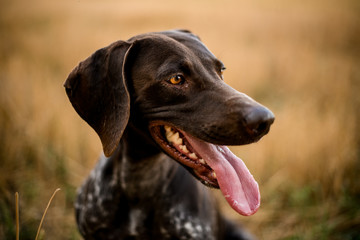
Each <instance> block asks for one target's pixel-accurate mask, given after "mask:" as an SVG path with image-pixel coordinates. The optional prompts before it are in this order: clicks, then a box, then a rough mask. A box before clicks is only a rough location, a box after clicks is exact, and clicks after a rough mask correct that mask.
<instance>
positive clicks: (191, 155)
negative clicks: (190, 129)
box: [150, 123, 260, 216]
mask: <svg viewBox="0 0 360 240" xmlns="http://www.w3.org/2000/svg"><path fill="white" fill-rule="evenodd" d="M150 132H151V135H152V137H153V138H154V139H155V141H156V142H157V143H158V144H159V145H160V147H161V148H162V149H163V150H164V151H165V152H166V153H167V154H168V155H170V156H171V157H172V158H174V159H175V160H177V161H178V162H179V163H181V164H182V165H183V166H185V167H186V168H187V169H188V170H189V171H190V172H191V173H192V174H193V175H194V176H195V177H196V178H198V179H199V180H200V181H201V182H202V183H203V184H205V185H206V186H209V187H214V188H220V190H221V192H222V194H223V195H224V197H225V199H226V200H227V201H228V203H229V204H230V206H231V207H232V208H233V209H234V210H235V211H237V212H238V213H240V214H242V215H245V216H249V215H252V214H254V213H255V212H256V211H257V210H258V208H259V206H260V192H259V186H258V184H257V182H256V181H255V179H254V178H253V176H252V175H251V173H250V172H249V170H248V169H247V167H246V166H245V164H244V162H243V161H242V160H241V159H240V158H238V157H237V156H235V155H234V154H233V153H232V152H231V151H230V150H229V148H228V147H226V146H220V145H215V144H211V143H208V142H205V141H202V140H200V139H197V138H195V137H193V136H191V135H189V134H188V133H186V132H184V131H182V130H180V129H178V128H176V127H174V126H171V125H168V124H163V123H151V124H150Z"/></svg>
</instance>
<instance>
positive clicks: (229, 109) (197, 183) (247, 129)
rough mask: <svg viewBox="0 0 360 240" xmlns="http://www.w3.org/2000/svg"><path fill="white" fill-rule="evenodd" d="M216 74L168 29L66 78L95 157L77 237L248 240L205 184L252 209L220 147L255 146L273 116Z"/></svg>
mask: <svg viewBox="0 0 360 240" xmlns="http://www.w3.org/2000/svg"><path fill="white" fill-rule="evenodd" d="M224 70H225V66H224V64H223V63H222V62H221V61H220V60H218V59H217V58H216V57H215V56H214V55H213V54H212V53H211V52H210V51H209V50H208V49H207V47H206V46H205V45H204V44H203V43H202V42H201V41H200V39H199V37H198V36H196V35H194V34H193V33H191V32H190V31H186V30H171V31H164V32H156V33H146V34H141V35H137V36H135V37H132V38H130V39H129V40H127V41H117V42H114V43H112V44H111V45H109V46H107V47H105V48H102V49H99V50H98V51H96V52H95V53H94V54H92V55H91V56H90V57H89V58H87V59H86V60H84V61H83V62H81V63H79V65H78V66H77V67H76V68H75V69H74V70H73V71H72V72H71V73H70V74H69V76H68V78H67V80H66V82H65V84H64V86H65V89H66V93H67V95H68V97H69V100H70V102H71V103H72V105H73V107H74V108H75V110H76V112H77V113H78V114H79V115H80V116H81V118H83V119H84V120H85V121H86V122H87V123H88V124H89V125H90V126H91V127H92V128H93V129H94V130H95V131H96V133H97V134H98V135H99V138H100V140H101V142H102V146H103V152H104V154H103V155H102V156H101V157H100V159H99V162H98V163H97V165H96V167H95V169H94V170H93V171H92V172H91V174H90V176H89V177H88V178H87V180H86V181H85V183H84V184H83V186H82V187H81V188H80V189H79V191H78V196H77V200H76V203H75V209H76V220H77V224H78V227H79V230H80V233H81V234H82V236H83V237H84V238H85V239H90V240H91V239H141V240H146V239H206V240H211V239H214V240H215V239H252V237H251V235H250V234H249V233H247V232H246V231H245V230H243V229H242V228H241V227H239V226H237V225H235V224H234V223H232V222H230V221H228V220H227V219H226V218H225V217H224V216H223V215H221V213H220V212H219V210H218V207H217V204H216V201H215V200H214V198H213V197H212V195H211V193H210V191H209V188H208V187H210V188H220V190H221V192H222V194H223V196H224V197H225V199H226V200H227V202H228V203H229V205H230V206H231V207H232V208H233V209H234V210H235V211H236V212H238V213H240V214H242V215H245V216H248V215H252V214H254V213H255V212H256V211H257V209H258V208H259V205H260V193H259V187H258V184H257V182H256V181H255V180H254V178H253V177H252V175H251V174H250V172H249V171H248V169H247V168H246V166H245V164H244V163H243V162H242V160H241V159H239V158H238V157H236V156H235V155H234V154H233V153H232V152H231V151H230V150H229V149H228V148H227V147H226V145H243V144H249V143H253V142H256V141H258V140H259V139H260V138H261V137H262V136H264V135H265V134H267V133H268V131H269V129H270V125H271V124H272V123H273V121H274V115H273V113H272V112H271V111H270V110H269V109H267V108H266V107H264V106H262V105H260V104H259V103H257V102H256V101H254V100H253V99H252V98H250V97H248V96H247V95H245V94H243V93H240V92H238V91H236V90H234V89H233V88H231V87H230V86H228V85H227V84H225V82H224V80H223V75H222V73H223V71H224Z"/></svg>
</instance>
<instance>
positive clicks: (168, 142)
mask: <svg viewBox="0 0 360 240" xmlns="http://www.w3.org/2000/svg"><path fill="white" fill-rule="evenodd" d="M150 133H151V135H152V137H153V139H154V140H155V141H156V142H157V144H158V145H159V146H160V147H161V149H162V150H163V151H164V152H165V153H167V154H168V155H169V156H170V157H172V158H173V159H175V160H176V161H178V162H179V163H180V164H182V165H183V166H184V167H185V168H186V169H188V170H189V171H190V172H191V173H192V174H193V175H194V176H195V177H196V178H197V179H199V180H200V181H201V182H202V183H203V184H204V185H206V186H208V187H212V188H219V184H218V182H217V178H216V173H215V171H214V170H213V169H212V168H211V167H210V166H209V165H208V164H207V163H206V161H205V160H204V159H203V158H201V156H200V154H199V153H197V152H196V150H195V149H194V148H193V147H192V146H191V144H190V143H189V142H188V140H187V138H185V136H184V132H183V131H181V130H179V129H177V128H175V127H170V125H167V124H166V125H163V124H157V123H156V124H154V123H153V124H151V126H150Z"/></svg>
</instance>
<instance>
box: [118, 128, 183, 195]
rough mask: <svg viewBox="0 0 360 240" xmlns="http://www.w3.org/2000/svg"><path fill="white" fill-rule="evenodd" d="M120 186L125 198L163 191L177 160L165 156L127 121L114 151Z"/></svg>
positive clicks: (176, 165)
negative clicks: (117, 146) (118, 163)
mask: <svg viewBox="0 0 360 240" xmlns="http://www.w3.org/2000/svg"><path fill="white" fill-rule="evenodd" d="M116 155H117V159H118V160H120V161H119V162H120V165H119V170H120V171H119V179H120V182H121V188H122V190H123V191H124V193H125V194H126V195H127V196H128V197H129V198H134V199H136V198H137V199H139V200H140V196H141V199H144V195H145V196H146V195H147V197H148V198H151V197H153V196H154V195H155V194H158V193H159V191H163V189H164V188H166V187H167V186H164V184H163V183H164V182H170V181H169V178H171V177H172V176H173V175H174V174H175V171H176V169H177V168H178V164H177V163H176V162H175V161H173V160H171V159H169V157H167V156H166V155H165V154H164V153H163V152H162V151H160V150H159V148H158V147H157V146H156V145H155V143H154V142H152V140H151V139H149V137H148V136H147V135H146V134H145V133H144V132H143V131H141V130H139V128H137V127H134V126H133V125H132V124H129V125H128V127H127V128H126V130H125V132H124V134H123V137H122V139H121V142H120V149H119V151H118V152H117V154H116Z"/></svg>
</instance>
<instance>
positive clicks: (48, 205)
mask: <svg viewBox="0 0 360 240" xmlns="http://www.w3.org/2000/svg"><path fill="white" fill-rule="evenodd" d="M58 191H60V188H57V189H56V190H55V192H54V193H53V195H52V196H51V198H50V200H49V202H48V204H47V206H46V208H45V211H44V214H43V216H42V218H41V221H40V224H39V228H38V231H37V233H36V237H35V240H38V237H39V234H40V230H41V226H42V224H43V221H44V218H45V215H46V212H47V210H48V209H49V207H50V204H51V202H52V200H53V198H54V197H55V194H56V193H57V192H58Z"/></svg>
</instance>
